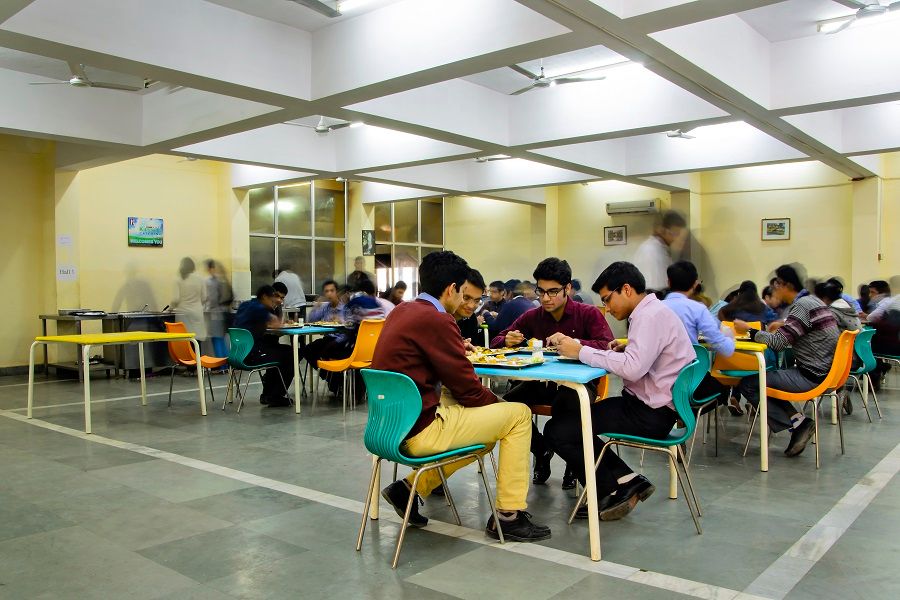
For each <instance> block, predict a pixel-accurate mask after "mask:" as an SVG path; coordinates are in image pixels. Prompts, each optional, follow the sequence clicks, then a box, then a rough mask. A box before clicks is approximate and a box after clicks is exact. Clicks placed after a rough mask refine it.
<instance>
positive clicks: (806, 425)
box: [784, 419, 816, 456]
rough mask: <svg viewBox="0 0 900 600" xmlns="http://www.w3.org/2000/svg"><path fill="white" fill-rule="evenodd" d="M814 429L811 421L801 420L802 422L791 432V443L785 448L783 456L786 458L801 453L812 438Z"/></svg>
mask: <svg viewBox="0 0 900 600" xmlns="http://www.w3.org/2000/svg"><path fill="white" fill-rule="evenodd" d="M815 427H816V425H815V423H814V422H813V420H812V419H803V422H802V423H800V424H799V425H797V427H795V428H794V431H793V432H791V443H790V444H788V447H787V448H785V450H784V454H785V455H786V456H797V455H799V454H800V453H801V452H803V450H804V448H806V444H808V443H809V440H810V439H811V438H812V435H813V432H814V431H815Z"/></svg>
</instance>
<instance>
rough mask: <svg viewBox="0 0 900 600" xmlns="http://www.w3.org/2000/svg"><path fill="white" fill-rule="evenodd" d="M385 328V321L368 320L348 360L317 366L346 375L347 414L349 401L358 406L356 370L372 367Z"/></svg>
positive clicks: (345, 407)
mask: <svg viewBox="0 0 900 600" xmlns="http://www.w3.org/2000/svg"><path fill="white" fill-rule="evenodd" d="M382 327H384V319H367V320H365V321H363V322H362V323H360V324H359V332H358V333H357V335H356V345H355V346H353V353H352V354H351V355H350V356H349V357H347V358H341V359H338V360H320V361H319V362H318V364H317V366H318V367H319V369H321V370H323V371H328V372H329V373H345V372H346V371H350V373H345V377H344V387H343V393H342V396H343V399H342V402H343V412H344V414H346V413H347V399H348V397H349V398H351V399H352V405H351V407H352V406H356V401H355V396H354V392H355V388H356V377H355V376H354V375H355V374H354V373H353V371H354V370H356V369H365V368H368V367H370V366H372V357H373V356H374V355H375V346H376V344H378V338H379V337H380V336H381V329H382Z"/></svg>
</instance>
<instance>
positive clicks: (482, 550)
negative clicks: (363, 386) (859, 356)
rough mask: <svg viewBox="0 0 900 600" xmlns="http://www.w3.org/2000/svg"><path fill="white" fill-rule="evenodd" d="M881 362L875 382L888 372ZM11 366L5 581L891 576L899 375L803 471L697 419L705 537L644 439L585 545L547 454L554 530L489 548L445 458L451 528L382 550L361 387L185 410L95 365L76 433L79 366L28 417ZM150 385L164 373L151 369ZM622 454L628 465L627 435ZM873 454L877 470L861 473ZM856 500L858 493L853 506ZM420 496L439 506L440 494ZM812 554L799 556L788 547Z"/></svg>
mask: <svg viewBox="0 0 900 600" xmlns="http://www.w3.org/2000/svg"><path fill="white" fill-rule="evenodd" d="M898 379H900V378H896V377H895V378H894V379H893V380H889V382H888V384H889V385H893V386H895V387H900V385H898V383H897V381H898ZM24 381H25V379H24V378H21V377H6V378H2V379H0V409H2V412H0V417H2V418H0V452H2V462H0V482H2V485H0V564H2V565H3V569H0V586H2V587H0V589H2V590H3V593H2V594H0V595H2V596H4V597H9V598H29V597H37V596H39V597H66V598H95V597H96V598H123V597H129V598H196V599H207V598H209V599H212V598H282V597H283V598H288V597H292V598H296V597H302V598H320V597H321V598H329V599H331V598H351V597H354V598H382V597H383V598H398V597H407V596H408V597H415V598H485V597H496V598H507V597H508V598H529V599H544V598H556V597H559V598H566V599H567V600H572V599H577V598H582V597H583V598H597V597H600V596H601V595H602V594H614V595H615V597H616V598H675V597H689V596H691V597H714V596H718V597H735V596H736V594H737V592H742V591H744V590H747V589H748V587H749V588H750V591H752V592H754V593H755V594H757V596H761V597H770V598H780V597H785V596H786V597H787V598H820V597H854V598H855V597H866V598H888V597H900V578H898V577H897V575H896V565H897V564H900V556H898V553H900V551H898V545H897V544H896V539H895V538H896V534H897V532H898V531H900V511H898V508H900V483H898V481H897V479H890V476H891V475H893V473H894V472H896V470H897V467H898V461H897V459H896V456H897V453H896V452H894V454H893V455H891V458H890V459H889V460H885V461H883V459H885V457H886V456H888V455H890V454H891V453H892V452H893V451H894V450H895V446H897V444H898V441H900V425H898V414H900V412H898V411H897V410H896V409H895V408H894V403H895V402H896V401H897V399H898V398H900V393H898V391H891V390H885V391H883V392H882V394H881V396H880V400H881V403H882V410H883V411H884V420H882V421H878V420H877V419H876V421H875V423H872V424H870V423H868V421H867V419H866V417H865V412H864V411H863V410H862V406H861V404H860V402H859V400H858V396H855V398H856V410H855V411H854V413H853V415H852V416H849V417H846V420H845V434H846V444H847V454H846V455H845V456H841V455H840V448H839V445H838V436H837V431H836V428H835V427H833V426H831V425H828V424H827V421H828V419H827V418H826V419H824V422H825V424H824V425H823V431H822V435H821V437H822V439H821V452H822V469H821V470H819V471H816V470H815V467H814V463H813V452H812V448H811V447H810V448H808V449H807V451H806V452H805V453H804V454H803V455H802V456H801V457H799V458H795V459H788V458H785V457H784V456H783V454H782V452H781V451H782V449H783V447H784V446H785V445H786V444H787V437H786V435H785V434H780V435H776V436H775V437H774V438H772V451H771V459H770V471H769V472H768V473H760V472H759V470H758V465H759V456H758V451H757V444H756V442H755V441H754V442H752V443H751V450H750V452H749V453H748V456H747V458H742V457H741V456H740V451H741V449H742V445H743V440H744V436H745V435H746V431H747V423H746V420H745V418H736V417H730V416H726V414H725V413H723V414H722V415H721V421H722V422H723V423H724V425H725V431H724V432H721V433H720V440H719V456H718V457H716V456H714V453H713V445H712V441H711V440H710V442H709V443H708V444H706V445H705V446H704V445H700V443H699V442H698V447H697V448H696V449H695V452H694V460H693V463H692V469H693V473H694V476H695V480H696V483H697V485H698V492H699V494H700V498H701V502H702V503H703V510H704V516H703V530H704V533H703V535H702V536H698V535H696V533H695V532H694V528H693V525H692V523H691V520H690V515H689V513H688V511H687V508H686V506H685V505H684V504H683V500H681V499H679V500H678V501H677V502H676V501H671V500H668V499H667V498H666V497H665V496H666V494H665V493H664V490H665V488H666V485H665V483H666V482H667V477H668V473H667V471H666V470H665V468H664V465H663V463H662V461H661V460H660V459H659V458H658V457H655V456H648V457H647V461H646V463H645V464H644V472H645V473H646V474H647V476H648V477H650V478H651V479H652V480H654V481H655V482H656V483H657V485H658V490H659V491H658V492H657V494H655V495H654V496H653V497H652V498H651V499H649V500H648V501H647V502H646V503H643V504H641V505H640V506H639V507H638V508H637V509H636V510H635V512H634V513H632V515H631V516H629V517H628V518H626V519H624V520H623V521H620V522H615V523H604V524H602V525H601V535H602V543H603V558H604V561H602V562H601V563H591V561H590V560H588V559H587V557H586V556H585V554H586V552H587V527H586V524H585V523H584V522H575V523H574V524H573V525H571V526H569V525H567V524H566V522H565V520H566V517H567V512H568V510H569V509H570V507H571V505H572V503H573V502H574V500H573V498H572V497H571V496H570V495H569V494H570V493H569V492H564V491H563V490H561V489H560V487H559V485H560V478H561V475H562V470H563V468H562V464H561V463H560V462H559V461H558V459H555V461H554V463H553V469H554V471H553V476H552V477H551V479H550V481H549V482H548V485H546V486H537V487H533V488H532V489H531V490H530V492H529V504H530V508H529V510H530V511H531V512H532V513H533V514H534V515H535V519H536V520H538V521H540V522H543V523H547V524H548V525H550V526H551V527H552V528H553V537H552V539H550V540H548V541H546V542H543V543H541V544H538V545H515V544H510V545H508V546H507V547H506V548H503V550H505V551H499V550H498V549H497V548H496V546H493V545H489V544H488V543H487V542H488V541H489V540H487V539H486V538H484V537H483V535H482V534H481V529H482V528H483V527H484V523H485V521H486V517H487V514H488V508H487V506H486V503H485V500H484V497H483V493H482V492H480V489H479V486H478V481H477V479H476V477H477V475H476V473H475V471H474V469H466V470H463V471H461V472H460V473H459V474H458V475H457V476H456V477H454V479H453V480H451V489H452V491H453V493H454V497H455V498H456V499H457V504H458V508H459V511H460V516H461V518H462V521H463V528H457V527H452V526H449V525H444V524H441V523H434V526H433V527H429V528H428V529H425V530H422V531H411V532H410V533H409V535H408V536H407V542H406V545H405V547H404V551H403V555H402V557H401V564H400V568H399V569H397V571H392V570H391V569H390V564H389V563H390V557H391V554H392V552H393V545H394V543H395V540H396V534H397V524H396V521H395V520H394V519H391V518H387V517H388V516H389V515H388V513H389V511H390V509H389V508H385V507H384V506H383V507H382V511H383V512H384V513H385V515H384V516H385V518H382V519H381V520H379V521H378V522H375V523H373V526H372V527H370V529H369V532H368V533H367V537H366V541H365V544H364V546H363V551H362V552H360V553H357V552H355V551H354V549H353V546H354V542H355V536H356V531H357V527H358V526H359V516H360V515H359V510H360V506H361V501H362V500H363V498H364V494H365V485H366V482H367V477H368V471H369V468H370V461H369V458H368V456H367V454H366V451H365V449H364V447H363V446H362V442H361V440H362V433H363V430H364V428H365V417H366V415H365V405H361V407H360V409H358V410H357V411H356V412H353V413H348V415H347V418H346V420H344V419H342V417H341V410H340V403H339V402H337V401H331V402H330V403H329V402H327V401H326V402H323V403H320V405H319V406H318V407H317V408H316V410H315V411H313V410H312V409H311V407H310V406H309V405H308V404H304V412H303V414H302V415H301V416H299V417H297V416H296V415H295V414H294V412H293V410H291V409H284V408H266V407H262V406H260V405H259V404H258V403H256V401H255V395H254V396H251V397H252V398H254V400H252V401H251V402H249V404H248V405H247V406H246V407H245V408H244V410H243V411H242V412H241V414H240V415H237V414H235V412H234V407H233V406H230V407H229V408H228V410H227V411H225V412H223V411H222V410H221V408H220V407H221V398H222V396H224V388H221V389H217V390H216V392H217V396H218V398H219V401H220V403H219V404H218V405H217V406H216V407H215V408H212V407H211V409H210V413H209V415H208V416H207V417H205V418H204V417H201V416H200V414H199V409H198V407H197V401H196V395H195V393H193V392H191V391H190V390H191V386H192V385H194V382H193V381H192V380H190V379H181V378H179V379H177V380H176V386H177V388H178V389H180V390H181V392H180V393H177V394H176V395H175V400H174V402H173V406H172V407H171V408H168V407H167V406H166V395H165V394H164V393H163V394H162V395H157V396H151V398H150V400H149V403H148V406H146V407H141V406H140V400H139V398H136V396H137V395H138V394H139V393H140V389H139V385H138V384H137V383H134V382H129V381H124V380H116V379H111V380H104V379H98V380H96V381H95V382H93V385H92V394H93V396H94V398H95V400H96V403H95V405H94V408H93V422H94V433H95V434H96V437H95V439H94V440H90V439H84V438H83V437H79V436H78V435H75V434H76V432H80V431H81V428H82V426H83V406H82V404H81V398H82V396H81V387H80V385H79V384H78V383H77V382H73V381H51V382H49V383H42V384H40V385H37V386H36V388H35V405H36V407H38V408H37V409H36V410H35V418H36V419H37V420H39V421H34V422H26V421H24V420H23V419H22V418H21V417H23V416H24V409H23V407H24V405H25V398H26V387H25V386H24V385H22V383H23V382H24ZM214 383H215V384H216V385H217V386H224V384H225V378H224V377H217V378H216V379H215V380H214ZM148 387H149V389H148V391H149V392H150V393H160V392H166V391H167V389H168V380H167V379H165V378H154V379H151V380H149V382H148ZM257 391H258V387H257ZM252 392H253V389H252V388H251V393H252ZM103 400H106V401H103ZM304 402H306V401H304ZM42 424H43V425H46V424H49V425H47V426H43V427H42V426H40V425H42ZM48 427H49V428H48ZM54 427H55V429H56V430H54ZM100 442H105V443H100ZM121 442H127V443H128V444H123V443H121ZM156 451H162V453H158V452H156ZM623 452H624V451H623ZM624 454H625V455H627V460H629V462H630V463H631V464H632V465H634V466H637V464H638V456H637V454H636V453H633V452H632V453H624ZM879 463H881V467H880V468H883V470H885V472H886V473H888V474H887V475H884V476H880V475H878V474H877V473H876V476H874V477H869V478H868V479H867V478H866V477H867V474H869V473H870V471H872V469H873V468H875V467H876V465H878V464H879ZM223 467H224V468H223ZM386 479H387V476H385V480H386ZM873 482H874V483H873ZM857 484H860V486H862V487H860V486H858V485H857ZM872 485H876V486H877V487H875V488H873V487H871V486H872ZM854 486H857V487H854ZM866 486H869V487H866ZM882 488H883V489H882ZM851 490H853V492H852V493H851V494H848V491H851ZM866 490H875V492H877V493H872V494H870V495H869V496H866V495H865V491H866ZM320 492H323V494H320ZM845 495H847V496H846V497H845ZM842 498H843V502H841V503H840V504H838V503H839V501H841V500H842ZM860 498H864V501H859V499H860ZM854 507H857V508H859V507H864V508H861V509H860V510H861V513H860V514H859V516H858V518H855V517H856V513H854V512H853V508H854ZM845 509H846V510H845ZM422 512H423V513H424V514H426V515H428V516H429V517H431V518H432V519H433V520H436V521H441V522H443V523H450V522H452V516H451V514H450V511H449V509H448V507H447V506H446V504H445V503H444V502H443V500H442V499H440V498H437V497H435V498H431V499H428V500H426V504H425V506H424V507H423V508H422ZM856 512H857V513H858V512H859V510H857V511H856ZM826 515H827V517H826ZM848 515H849V516H848ZM823 517H825V520H824V521H823V523H822V524H821V525H820V527H819V528H818V529H816V528H814V526H815V525H816V524H817V523H818V522H819V521H820V520H822V519H823ZM854 518H855V520H854ZM842 519H843V520H844V522H845V523H850V526H849V529H847V530H846V532H844V533H843V535H842V536H840V537H839V539H837V540H836V541H834V537H835V535H834V532H835V531H837V532H838V535H839V534H840V531H842V530H843V529H842V528H840V527H832V526H831V524H832V522H834V523H838V524H839V523H840V522H841V520H842ZM820 531H822V532H824V534H822V535H820V533H819V532H820ZM808 532H811V533H810V536H807V538H805V539H804V542H803V543H802V544H800V545H799V548H798V546H795V544H796V543H797V541H798V540H800V539H801V538H802V537H803V536H804V535H806V534H807V533H808ZM829 536H830V537H829ZM832 542H833V545H829V544H831V543H832ZM822 544H824V546H823V545H822ZM792 547H793V549H792ZM817 549H821V551H820V552H818V553H817ZM783 555H786V556H783ZM809 555H815V556H816V559H818V560H814V561H810V562H806V563H804V560H805V559H804V558H803V557H808V556H809ZM819 555H821V557H820V558H819ZM776 561H778V562H776ZM792 561H794V562H792ZM773 564H774V565H776V566H775V567H772V565H773ZM770 567H771V568H770ZM767 569H769V571H766V570H767ZM807 570H808V573H806V571H807ZM764 571H766V573H767V574H766V576H765V577H764V578H762V579H763V580H762V581H757V582H756V583H755V584H754V581H756V580H757V578H758V577H760V575H761V574H762V573H763V572H764ZM784 572H787V577H786V578H785V577H783V575H784ZM804 573H806V574H805V576H804V575H803V574H804ZM792 574H796V577H792ZM667 576H670V577H667ZM798 580H799V582H798ZM795 584H796V585H795ZM751 586H752V587H751ZM676 592H677V593H676ZM682 594H684V595H682ZM743 597H753V596H750V595H747V596H743Z"/></svg>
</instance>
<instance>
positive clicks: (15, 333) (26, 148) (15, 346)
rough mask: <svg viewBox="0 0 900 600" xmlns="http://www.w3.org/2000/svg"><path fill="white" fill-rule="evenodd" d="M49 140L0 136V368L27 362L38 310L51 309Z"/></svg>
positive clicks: (51, 185) (51, 181)
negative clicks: (0, 292)
mask: <svg viewBox="0 0 900 600" xmlns="http://www.w3.org/2000/svg"><path fill="white" fill-rule="evenodd" d="M52 162H53V145H52V144H51V143H49V142H44V141H41V140H31V139H26V138H20V137H14V136H6V135H0V210H2V213H3V218H2V219H0V240H3V251H2V257H3V258H2V261H0V265H2V266H0V289H2V290H4V301H3V311H4V315H3V326H2V327H0V368H3V367H11V366H18V365H23V364H27V363H28V347H29V346H30V344H31V342H32V341H33V339H34V336H36V335H40V321H39V320H38V315H39V314H41V313H44V312H49V311H52V310H55V301H54V298H55V290H54V284H53V277H54V273H55V268H54V261H53V195H52V189H53V178H52V173H53V171H52V167H51V164H52Z"/></svg>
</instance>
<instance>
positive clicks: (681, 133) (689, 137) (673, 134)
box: [666, 129, 697, 140]
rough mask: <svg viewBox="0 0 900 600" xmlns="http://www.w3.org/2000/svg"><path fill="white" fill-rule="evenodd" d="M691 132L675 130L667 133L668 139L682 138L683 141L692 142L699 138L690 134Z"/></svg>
mask: <svg viewBox="0 0 900 600" xmlns="http://www.w3.org/2000/svg"><path fill="white" fill-rule="evenodd" d="M689 131H690V129H673V130H672V131H667V132H666V137H670V138H681V139H683V140H692V139H694V138H695V137H697V136H695V135H690V134H689V133H688V132H689Z"/></svg>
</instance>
